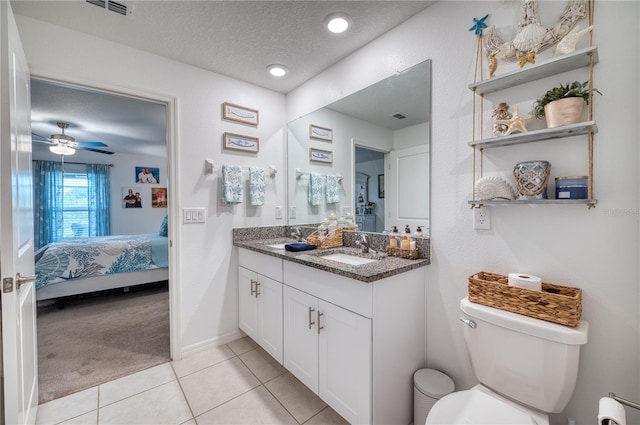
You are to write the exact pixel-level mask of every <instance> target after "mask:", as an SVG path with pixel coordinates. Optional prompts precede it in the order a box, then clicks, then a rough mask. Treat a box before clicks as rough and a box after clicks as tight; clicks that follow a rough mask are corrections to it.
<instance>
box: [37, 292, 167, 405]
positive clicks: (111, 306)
mask: <svg viewBox="0 0 640 425" xmlns="http://www.w3.org/2000/svg"><path fill="white" fill-rule="evenodd" d="M141 286H143V285H141ZM144 286H146V287H145V288H143V289H140V288H139V287H136V289H135V290H134V289H133V288H132V290H131V291H130V292H127V293H123V292H122V290H119V291H117V292H113V293H107V294H104V295H101V296H91V295H90V296H85V297H81V298H68V299H65V300H64V302H63V303H60V302H56V304H53V305H49V306H45V307H38V319H37V320H38V380H39V399H40V403H44V402H47V401H50V400H53V399H56V398H60V397H64V396H65V395H68V394H72V393H75V392H77V391H81V390H84V389H86V388H90V387H94V386H96V385H99V384H102V383H105V382H108V381H111V380H113V379H117V378H120V377H123V376H126V375H129V374H131V373H134V372H138V371H141V370H144V369H147V368H150V367H153V366H156V365H158V364H161V363H166V362H168V361H170V360H171V356H170V350H169V292H168V290H167V284H166V282H164V283H162V284H152V285H148V286H147V285H144Z"/></svg>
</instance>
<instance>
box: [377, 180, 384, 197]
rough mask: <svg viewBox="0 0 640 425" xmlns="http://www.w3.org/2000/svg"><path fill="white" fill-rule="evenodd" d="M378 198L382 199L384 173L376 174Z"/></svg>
mask: <svg viewBox="0 0 640 425" xmlns="http://www.w3.org/2000/svg"><path fill="white" fill-rule="evenodd" d="M378 199H384V174H378Z"/></svg>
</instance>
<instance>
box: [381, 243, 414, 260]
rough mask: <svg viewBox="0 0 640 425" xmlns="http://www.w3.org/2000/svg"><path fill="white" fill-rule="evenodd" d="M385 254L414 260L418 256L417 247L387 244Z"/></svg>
mask: <svg viewBox="0 0 640 425" xmlns="http://www.w3.org/2000/svg"><path fill="white" fill-rule="evenodd" d="M387 255H388V256H390V257H402V258H409V259H411V260H415V259H416V258H418V255H419V252H418V250H417V249H400V248H393V247H391V246H387Z"/></svg>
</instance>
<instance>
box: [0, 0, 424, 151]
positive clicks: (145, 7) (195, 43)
mask: <svg viewBox="0 0 640 425" xmlns="http://www.w3.org/2000/svg"><path fill="white" fill-rule="evenodd" d="M0 1H2V0H0ZM123 3H125V4H126V5H127V6H129V7H130V10H132V13H131V14H129V15H128V16H122V15H119V14H116V13H113V12H110V11H107V10H104V9H100V8H99V7H96V6H94V5H92V4H89V3H87V2H86V1H84V0H71V1H69V0H63V1H59V0H46V1H32V0H12V1H11V5H12V8H13V11H14V13H16V14H21V15H25V16H29V17H32V18H34V19H38V20H42V21H46V22H50V23H53V24H56V25H60V26H63V27H67V28H70V29H73V30H77V31H79V32H83V33H87V34H91V35H94V36H98V37H101V38H104V39H107V40H111V41H114V42H118V43H121V44H124V45H128V46H131V47H134V48H137V49H140V50H145V51H148V52H152V53H155V54H158V55H161V56H164V57H167V58H170V59H174V60H177V61H180V62H183V63H187V64H191V65H194V66H197V67H200V68H203V69H207V70H210V71H213V72H216V73H218V74H222V75H227V76H230V77H233V78H237V79H239V80H243V81H247V82H249V83H253V84H255V85H258V86H262V87H265V88H268V89H271V90H274V91H277V92H281V93H288V92H290V91H291V90H293V89H294V88H296V87H297V86H299V85H300V84H302V83H304V82H305V81H307V80H309V79H310V78H312V77H314V76H315V75H317V74H318V73H320V72H322V71H324V70H325V69H327V68H329V67H331V66H332V65H333V64H335V63H336V62H338V61H340V60H341V59H343V58H344V57H346V56H348V55H350V54H351V53H353V52H354V51H356V50H357V49H359V48H360V47H362V46H364V45H366V44H367V43H369V42H371V41H372V40H374V39H376V38H377V37H379V36H380V35H382V34H383V33H385V32H387V31H389V30H390V29H392V28H393V27H395V26H397V25H399V24H400V23H402V22H404V21H405V20H407V19H408V18H410V17H411V16H413V15H415V14H416V13H418V12H420V11H421V10H423V9H425V8H426V7H428V6H429V5H430V4H432V3H433V2H432V1H268V0H264V1H171V0H163V1H124V2H123ZM334 12H345V13H347V14H349V15H350V16H351V18H352V20H353V25H352V28H351V29H350V30H349V31H348V32H347V33H345V34H341V35H333V34H330V33H328V32H327V31H325V29H324V27H323V20H324V18H325V17H326V16H327V15H329V14H331V13H334ZM271 63H281V64H284V65H286V66H287V67H288V68H289V71H290V72H289V74H288V75H287V76H286V77H284V78H281V79H276V78H273V77H271V76H270V75H269V74H268V73H267V70H266V67H267V65H269V64H271ZM336 107H337V105H336ZM125 111H126V113H125V114H124V115H123V112H125ZM32 120H33V122H32V129H33V131H34V132H35V133H37V134H40V135H42V136H45V137H48V136H49V135H51V134H53V133H58V132H59V129H58V128H57V127H56V124H55V123H56V121H67V122H69V123H70V124H71V125H70V127H69V129H68V130H67V134H69V135H70V136H73V137H75V138H76V140H78V141H101V142H104V143H106V144H107V145H108V148H105V149H106V150H111V151H114V152H118V153H134V152H143V153H144V154H146V155H160V156H164V155H166V150H165V149H166V141H165V136H164V129H165V127H164V107H162V106H159V105H154V104H146V103H145V102H141V101H138V100H135V99H128V98H118V97H115V96H111V95H105V94H102V93H95V92H91V91H87V90H81V91H77V90H75V89H72V88H69V87H64V86H60V85H55V84H53V85H52V84H48V83H44V82H38V81H34V85H33V88H32ZM159 120H160V121H162V122H161V123H159ZM114 122H117V123H119V124H118V125H117V126H114V125H112V123H114ZM37 152H40V153H45V154H46V153H47V145H44V144H38V143H36V144H34V154H35V153H37ZM74 158H77V160H87V161H94V160H95V159H96V158H100V159H101V160H104V161H108V158H109V156H107V155H100V154H96V153H88V152H80V151H78V152H77V154H76V156H75V157H74Z"/></svg>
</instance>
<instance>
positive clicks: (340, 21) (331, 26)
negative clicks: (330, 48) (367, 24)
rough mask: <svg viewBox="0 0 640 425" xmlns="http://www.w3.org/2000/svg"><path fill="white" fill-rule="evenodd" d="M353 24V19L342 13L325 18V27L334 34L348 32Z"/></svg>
mask: <svg viewBox="0 0 640 425" xmlns="http://www.w3.org/2000/svg"><path fill="white" fill-rule="evenodd" d="M351 22H352V21H351V17H350V16H349V15H347V14H346V13H342V12H338V13H332V14H331V15H329V16H327V17H326V18H324V25H325V27H326V28H327V29H328V30H329V31H331V32H332V33H334V34H340V33H343V32H345V31H346V30H348V29H349V27H350V26H351Z"/></svg>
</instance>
